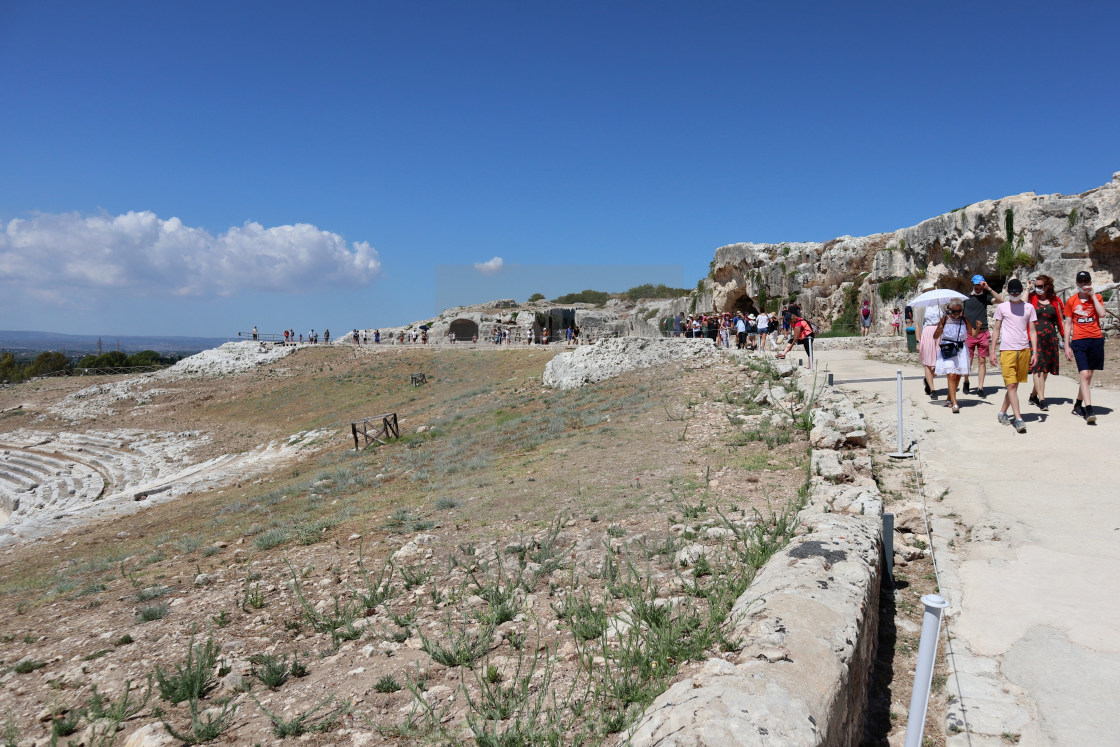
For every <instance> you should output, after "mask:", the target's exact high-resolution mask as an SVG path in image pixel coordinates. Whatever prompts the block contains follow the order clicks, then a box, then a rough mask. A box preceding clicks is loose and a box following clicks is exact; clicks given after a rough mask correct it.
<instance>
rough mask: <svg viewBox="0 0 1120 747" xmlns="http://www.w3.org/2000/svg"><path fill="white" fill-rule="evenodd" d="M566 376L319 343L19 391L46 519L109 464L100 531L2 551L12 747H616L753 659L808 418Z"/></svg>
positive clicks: (18, 455)
mask: <svg viewBox="0 0 1120 747" xmlns="http://www.w3.org/2000/svg"><path fill="white" fill-rule="evenodd" d="M243 345H245V346H249V345H250V344H249V343H244V344H243ZM553 355H554V350H551V349H544V348H539V347H532V348H508V347H506V348H496V347H491V346H478V347H474V346H442V347H439V348H435V347H428V348H424V347H422V346H415V347H413V346H409V347H390V346H381V347H379V348H373V347H372V346H371V347H368V348H362V349H354V348H350V347H343V346H331V347H326V346H311V347H303V348H300V349H298V350H296V351H295V352H294V353H291V354H289V355H287V356H286V357H283V358H282V359H277V360H271V361H268V360H265V361H264V362H262V363H261V364H260V365H257V366H253V367H250V368H249V369H248V370H244V371H241V372H235V371H227V372H225V373H223V374H221V375H192V376H191V377H187V378H175V377H173V376H164V377H162V378H157V377H154V376H153V377H145V378H138V379H130V380H123V381H122V380H120V379H117V380H114V381H108V380H106V381H105V382H103V383H102V384H100V385H98V386H97V387H94V388H92V389H91V388H89V387H88V384H89V382H88V381H82V382H73V381H67V380H47V381H37V382H32V383H30V384H25V385H21V386H19V387H16V388H13V389H9V390H4V391H3V392H0V410H3V411H4V412H3V414H0V443H2V444H3V451H4V460H6V461H4V462H3V464H2V465H0V467H2V468H3V470H4V471H5V473H6V474H7V475H8V476H9V477H12V478H14V479H16V480H21V479H22V477H21V475H23V473H25V472H33V471H35V470H39V472H37V473H36V474H37V475H38V476H37V477H35V478H34V479H35V480H36V482H37V484H38V483H42V485H39V486H38V487H36V488H35V489H34V490H33V491H32V492H34V491H40V492H38V493H35V494H36V495H40V496H41V495H43V494H42V492H41V489H42V487H43V486H45V485H47V484H48V483H51V482H52V481H54V482H56V483H57V482H58V481H60V480H63V479H66V480H73V479H76V476H75V474H74V473H73V470H74V469H75V468H76V467H74V466H71V467H67V466H65V465H66V464H70V465H78V464H84V465H87V466H88V467H89V469H90V471H91V474H89V475H87V477H89V478H90V479H93V478H94V475H93V474H92V473H95V472H99V470H101V469H102V468H109V469H108V471H107V473H106V474H104V475H100V476H99V479H102V480H103V481H104V482H105V484H106V487H105V488H104V489H103V491H102V493H101V494H100V495H99V496H96V497H93V498H91V499H90V500H89V502H88V504H89V505H90V506H94V507H96V508H102V504H105V506H104V508H105V511H104V513H102V514H100V515H97V514H87V515H83V516H78V517H73V516H67V514H68V512H69V511H70V509H69V508H67V505H69V504H67V503H66V502H67V501H70V500H73V499H74V496H73V495H68V494H67V491H66V490H57V491H55V492H53V493H51V494H50V495H47V496H46V497H44V498H41V500H42V502H43V505H42V506H41V507H40V506H24V507H23V508H21V509H20V511H21V513H26V512H28V511H30V512H31V513H32V514H33V515H35V516H38V517H39V521H38V523H37V524H36V522H34V521H25V522H24V523H23V524H21V525H20V526H21V527H22V528H21V529H20V531H21V532H22V531H24V530H25V529H26V530H28V531H29V529H30V527H31V526H32V525H35V526H37V527H38V533H37V534H36V533H30V534H29V536H31V534H34V535H35V536H38V537H40V538H39V539H38V540H37V541H35V542H28V541H26V539H27V538H26V537H25V538H21V537H18V536H10V537H9V540H8V542H7V545H6V546H5V547H4V549H3V551H2V553H3V554H2V555H0V599H2V600H3V603H2V604H0V637H2V640H3V642H4V646H3V647H2V651H3V653H2V654H0V682H2V683H3V684H4V688H3V689H2V690H0V713H6V714H8V716H7V719H8V720H7V722H6V725H0V726H3V728H7V729H9V730H10V731H9V733H14V734H15V735H17V737H18V738H19V739H46V738H48V737H49V736H50V735H51V733H52V732H53V733H55V734H57V735H61V736H63V737H68V738H71V739H77V738H78V737H79V736H82V735H84V736H83V739H84V743H86V744H91V743H104V744H113V743H115V744H122V743H125V742H127V743H128V744H130V745H137V744H149V745H151V744H162V743H163V742H162V741H160V740H161V739H165V738H166V735H165V734H164V726H163V725H162V723H161V719H162V720H165V721H166V722H167V723H168V724H169V725H170V726H171V727H172V728H173V729H175V730H177V731H179V732H181V733H182V732H190V733H192V734H195V735H196V736H197V735H198V734H201V733H203V732H205V731H206V729H207V728H212V729H213V730H214V731H215V733H217V732H220V733H221V736H222V739H224V740H226V741H234V742H236V743H239V744H253V743H262V744H268V743H275V742H276V741H277V740H278V738H279V735H280V734H291V735H295V734H298V733H300V732H301V731H302V732H304V733H305V734H306V735H305V736H304V738H303V739H304V741H306V742H307V743H310V744H339V743H340V742H341V743H347V744H370V743H373V742H384V741H387V742H389V743H393V744H400V745H407V744H414V743H415V742H416V741H417V740H418V739H420V738H423V737H427V738H432V739H437V740H443V739H450V738H455V739H461V738H469V739H471V740H472V741H478V742H479V743H488V742H486V741H485V739H486V735H488V734H489V735H491V736H492V735H494V734H497V733H507V734H508V733H510V730H515V729H528V728H532V729H533V730H541V731H540V733H541V735H542V738H544V737H543V735H544V734H545V733H546V732H547V733H552V734H556V735H560V738H562V739H563V740H565V741H570V740H572V739H574V738H576V736H577V735H584V736H585V737H586V738H587V739H588V740H589V742H591V743H599V742H602V741H604V740H609V739H612V738H613V736H612V735H614V734H617V733H618V732H620V731H624V730H625V729H626V728H627V726H628V725H629V724H631V723H632V722H633V721H634V719H635V718H636V717H637V715H638V714H639V713H640V710H641V708H642V707H643V706H644V705H645V704H648V703H649V702H650V701H651V700H652V698H653V697H655V696H656V694H657V693H658V692H660V691H661V690H662V689H664V687H666V686H667V685H668V684H670V683H671V682H673V681H676V680H678V679H680V678H682V677H686V676H689V673H690V672H692V671H694V667H695V665H694V664H692V663H690V660H691V659H693V658H696V659H702V658H704V657H705V656H721V655H730V654H726V653H721V652H728V651H734V650H736V648H737V647H738V646H740V645H742V644H741V642H737V641H727V640H723V639H722V638H721V637H720V630H721V628H720V622H721V621H722V619H723V615H725V614H726V613H727V611H728V610H729V609H730V603H731V602H733V601H734V600H735V598H736V597H737V595H738V592H739V591H741V590H742V589H743V588H745V584H746V583H749V581H750V579H751V578H752V577H753V569H754V568H756V567H757V566H758V565H759V564H760V563H761V562H762V561H763V560H764V559H765V558H766V557H768V552H773V547H776V545H774V546H771V545H769V544H766V545H763V546H756V544H755V543H756V542H758V541H760V540H759V539H758V538H766V537H772V540H767V542H771V541H774V542H776V541H777V540H778V536H779V535H780V534H781V532H783V531H786V530H785V529H783V528H782V526H783V525H781V524H780V522H782V521H785V519H781V518H780V517H781V516H783V515H784V507H785V506H786V505H787V504H788V503H790V502H792V501H794V500H795V499H796V496H797V494H798V490H799V488H801V487H802V486H803V485H804V483H805V479H806V478H805V475H806V448H807V444H806V441H805V434H804V432H803V431H802V430H800V429H797V428H793V427H791V423H792V420H791V415H790V413H791V412H793V410H794V408H796V407H797V400H796V399H795V398H793V396H792V395H790V398H789V401H788V402H785V401H782V402H776V403H771V404H766V402H767V400H766V398H765V397H759V396H758V394H759V392H760V391H763V389H765V388H768V386H769V385H770V384H769V383H768V382H770V383H773V382H776V381H778V380H779V374H778V373H777V372H776V371H774V370H773V369H771V368H769V367H768V366H766V365H764V364H761V363H760V364H751V365H752V367H748V366H745V365H744V366H740V365H738V364H736V363H734V362H733V361H730V360H726V359H715V360H710V361H701V362H693V363H688V364H682V363H672V362H670V363H667V364H664V365H661V366H659V367H657V368H650V369H643V370H638V371H633V372H631V373H629V374H628V375H626V376H623V377H618V378H613V379H608V380H606V381H602V382H600V383H598V384H596V385H594V386H587V387H581V388H576V389H571V390H551V389H545V388H542V386H541V376H542V372H543V370H544V367H545V364H546V363H547V362H548V361H549V360H550V359H551V358H552V357H553ZM417 371H423V372H425V373H426V374H427V379H428V383H427V384H426V385H422V386H419V387H414V386H412V385H411V383H410V374H412V373H414V372H417ZM77 395H80V396H77ZM66 403H69V404H66ZM91 403H92V404H91ZM17 405H22V408H20V409H11V408H13V407H16V406H17ZM382 412H396V413H397V415H398V417H399V419H400V425H401V434H402V435H401V438H400V439H399V440H393V441H390V442H389V443H388V444H386V445H385V446H381V447H375V448H371V449H367V450H363V451H355V450H354V448H353V440H352V439H351V436H350V431H349V425H348V424H349V421H350V420H351V419H353V418H356V417H359V416H368V415H377V414H379V413H382ZM270 444H271V445H272V446H271V447H270V446H269V445H270ZM71 446H72V447H73V448H71ZM253 454H257V457H256V458H254V460H253V461H252V462H248V463H244V464H245V467H244V469H243V470H241V471H239V470H238V469H227V468H225V467H223V468H222V469H221V470H219V471H220V472H221V474H220V475H218V476H215V477H214V479H212V480H209V481H204V482H199V483H197V484H194V485H193V486H189V487H190V489H187V490H184V491H183V492H181V493H178V494H176V495H175V496H174V497H171V498H166V497H165V498H164V499H161V498H160V496H162V495H164V494H163V493H160V494H153V495H148V496H146V497H143V498H141V499H140V500H135V497H134V496H133V495H132V492H133V488H135V487H136V486H135V484H133V483H131V482H130V481H132V480H136V479H149V477H145V476H144V468H145V465H144V464H137V465H135V466H134V467H128V466H127V465H126V466H124V467H120V468H119V469H118V468H117V467H114V466H113V465H123V464H125V463H126V462H128V459H125V457H129V456H131V457H132V458H134V459H135V460H139V459H140V457H141V456H144V455H147V457H152V458H155V456H160V458H162V459H163V460H164V463H166V464H172V465H173V466H176V467H178V468H181V469H185V468H187V467H190V466H192V465H200V464H203V463H205V462H207V460H218V459H222V458H229V459H231V460H234V459H245V458H247V457H248V456H251V455H253ZM147 457H146V458H147ZM128 463H129V464H132V462H128ZM230 463H231V464H241V463H238V462H230ZM223 464H225V463H223ZM148 466H149V468H150V464H149V465H148ZM152 469H156V471H157V472H159V468H158V467H157V468H152ZM17 470H22V471H23V472H19V471H17ZM162 474H163V473H162V472H159V475H162ZM151 479H158V475H157V478H151ZM27 494H29V493H24V494H23V495H27ZM56 499H57V500H59V501H61V503H59V504H58V505H54V504H52V503H51V501H53V500H56ZM112 506H117V507H118V508H120V510H110V508H111V507H112ZM124 506H127V510H125V509H124V508H121V507H124ZM56 517H62V518H60V519H59V518H56ZM748 530H750V531H748ZM44 550H47V552H44ZM701 558H703V559H701ZM667 605H672V608H673V609H675V610H678V612H679V613H680V614H673V615H669V614H666V613H664V612H660V611H659V610H663V609H666V610H667V609H669V607H668V606H667ZM685 613H687V614H685ZM682 615H683V616H682ZM639 621H640V622H639ZM211 641H212V643H211ZM655 643H656V646H657V647H662V648H651V646H654V644H655ZM192 646H193V648H192ZM191 651H194V652H195V653H194V654H191V653H190V652H191ZM620 655H625V656H628V657H633V660H632V661H629V662H628V663H626V664H625V665H623V664H621V663H617V658H616V657H618V656H620ZM192 657H193V658H192ZM604 657H605V658H604ZM199 661H201V662H203V663H202V664H201V665H199V664H198V662H199ZM192 662H193V664H192ZM184 666H186V667H187V668H188V669H189V670H190V672H193V674H189V673H188V674H184V673H183V672H180V674H176V667H184ZM191 667H195V668H194V669H191ZM192 688H193V689H192ZM553 696H555V698H554V697H553ZM103 698H109V700H104V699H103ZM192 708H194V711H193V712H194V713H199V714H206V715H204V716H201V717H200V718H201V720H199V719H193V720H192V710H191V709H192ZM208 722H211V723H212V726H211V727H207V726H206V723H208ZM71 735H72V736H71ZM161 735H163V736H161ZM99 738H103V741H102V742H97V739H99ZM129 739H131V740H132V741H128V740H129Z"/></svg>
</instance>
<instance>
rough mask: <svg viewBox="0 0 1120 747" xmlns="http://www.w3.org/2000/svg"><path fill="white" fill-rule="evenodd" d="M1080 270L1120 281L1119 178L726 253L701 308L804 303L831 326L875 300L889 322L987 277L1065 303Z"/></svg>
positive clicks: (735, 247) (1098, 279) (1097, 280)
mask: <svg viewBox="0 0 1120 747" xmlns="http://www.w3.org/2000/svg"><path fill="white" fill-rule="evenodd" d="M1008 229H1010V235H1009V233H1008ZM1079 270H1089V271H1090V272H1092V274H1093V281H1094V284H1095V285H1096V286H1097V287H1098V288H1102V287H1104V286H1106V285H1109V284H1112V283H1113V282H1115V281H1117V280H1118V279H1120V172H1117V173H1115V174H1113V175H1112V181H1111V182H1110V183H1109V184H1106V185H1104V186H1102V187H1098V188H1096V189H1092V190H1089V191H1088V192H1083V193H1082V194H1079V195H1061V194H1052V195H1036V194H1034V193H1033V192H1026V193H1024V194H1020V195H1015V196H1012V197H1004V198H1002V199H999V200H985V201H983V202H977V203H975V204H973V205H969V206H967V207H963V208H959V209H957V210H953V211H951V212H948V213H945V214H944V215H939V216H937V217H936V218H931V219H929V220H926V221H923V222H922V223H919V224H918V225H916V226H911V227H910V228H902V229H899V230H897V231H894V232H891V233H878V234H873V235H871V236H860V237H852V236H842V237H840V238H836V239H832V240H831V241H826V242H824V243H818V242H790V243H784V244H731V245H729V246H723V247H720V248H719V249H717V250H716V254H715V260H714V261H713V263H712V274H711V279H710V282H709V284H708V285H709V290H708V292H705V293H701V294H699V295H698V296H697V306H696V308H697V309H698V310H702V311H706V310H714V311H729V310H733V309H736V308H739V309H745V310H748V311H755V310H757V308H758V306H759V305H762V304H765V305H766V308H767V309H768V310H772V309H773V308H774V307H775V304H776V303H777V302H778V301H780V300H783V299H788V298H793V297H795V298H797V299H798V301H799V302H800V303H801V306H802V308H803V309H805V310H806V311H807V313H808V314H809V315H810V318H811V319H812V320H813V321H815V322H817V323H818V325H819V326H821V327H822V328H827V326H828V325H829V324H831V323H832V322H833V321H835V320H836V319H837V318H838V317H840V316H841V314H842V313H843V312H844V310H845V302H847V304H848V310H849V313H851V304H852V303H858V300H859V299H861V298H867V299H870V300H871V301H872V306H873V308H874V310H875V317H876V320H877V322H878V323H879V324H883V323H885V322H886V320H887V318H888V317H889V315H890V310H891V308H892V307H893V306H895V305H897V306H899V307H901V306H904V305H905V300H906V299H908V298H911V297H913V296H914V295H916V294H917V292H918V291H919V289H920V287H921V285H923V284H924V283H926V282H932V283H934V284H935V285H937V286H938V287H941V288H953V289H956V290H960V291H965V292H967V290H968V289H969V288H970V287H971V286H970V283H969V278H971V277H972V276H973V275H975V274H977V273H979V274H981V275H984V276H985V277H986V278H987V279H988V281H989V283H990V284H991V285H992V286H993V287H994V288H996V289H997V290H998V289H1001V288H1002V287H1003V285H1004V284H1005V283H1006V282H1007V281H1008V280H1009V279H1010V278H1011V277H1019V278H1020V279H1023V280H1026V279H1028V278H1031V277H1034V276H1035V275H1037V274H1040V273H1045V274H1047V275H1051V276H1053V277H1054V280H1055V286H1056V288H1057V290H1058V292H1059V293H1060V294H1062V295H1063V297H1064V296H1067V295H1068V294H1069V292H1070V291H1071V289H1072V288H1073V286H1074V282H1073V279H1074V276H1075V275H1076V273H1077V272H1078V271H1079Z"/></svg>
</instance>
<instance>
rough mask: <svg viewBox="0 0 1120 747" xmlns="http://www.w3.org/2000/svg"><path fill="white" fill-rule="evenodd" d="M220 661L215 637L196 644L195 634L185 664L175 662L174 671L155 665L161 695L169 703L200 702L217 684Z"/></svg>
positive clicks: (189, 644)
mask: <svg viewBox="0 0 1120 747" xmlns="http://www.w3.org/2000/svg"><path fill="white" fill-rule="evenodd" d="M217 662H218V645H217V644H216V643H215V642H214V639H213V638H207V639H206V643H205V644H201V645H198V646H196V645H195V643H194V636H193V635H192V636H191V639H190V642H189V643H188V644H187V658H186V661H184V662H183V663H182V664H176V665H175V671H173V672H172V671H164V669H163V667H160V666H158V665H157V666H156V684H158V685H159V695H160V697H161V698H163V699H164V700H166V701H167V702H168V703H171V704H172V705H175V704H177V703H182V702H183V701H184V700H190V701H197V700H198V699H199V698H201V697H202V696H203V695H205V694H206V693H208V692H209V691H210V690H211V689H212V688H213V687H214V686H215V684H216V682H215V681H214V665H215V664H217Z"/></svg>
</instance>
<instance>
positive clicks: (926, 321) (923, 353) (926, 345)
mask: <svg viewBox="0 0 1120 747" xmlns="http://www.w3.org/2000/svg"><path fill="white" fill-rule="evenodd" d="M927 290H933V286H928V287H926V288H923V289H922V292H923V293H924V292H925V291H927ZM925 311H926V313H925V317H924V318H923V320H922V335H921V338H919V340H918V358H919V359H920V360H921V361H922V366H923V367H924V368H925V373H926V380H925V385H926V394H928V395H929V396H930V397H932V398H933V399H937V395H936V394H934V393H933V375H934V371H933V369H934V366H936V365H937V354H938V352H939V351H938V347H937V340H936V339H935V338H934V333H935V332H936V330H937V325H938V324H940V323H941V317H942V316H944V314H942V312H941V307H940V306H927V307H926V309H925Z"/></svg>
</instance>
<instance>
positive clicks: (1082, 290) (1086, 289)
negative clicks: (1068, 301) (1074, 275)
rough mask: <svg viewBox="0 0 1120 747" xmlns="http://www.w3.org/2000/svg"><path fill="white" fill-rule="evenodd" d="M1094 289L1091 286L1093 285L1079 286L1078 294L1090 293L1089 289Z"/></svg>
mask: <svg viewBox="0 0 1120 747" xmlns="http://www.w3.org/2000/svg"><path fill="white" fill-rule="evenodd" d="M1092 287H1093V286H1091V285H1079V286H1077V292H1078V293H1088V292H1089V289H1090V288H1092Z"/></svg>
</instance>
